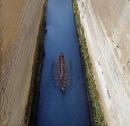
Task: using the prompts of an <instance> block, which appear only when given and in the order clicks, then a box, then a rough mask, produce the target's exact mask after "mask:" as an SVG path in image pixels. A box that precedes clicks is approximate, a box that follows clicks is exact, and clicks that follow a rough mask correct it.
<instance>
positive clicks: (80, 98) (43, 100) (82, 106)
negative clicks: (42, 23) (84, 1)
mask: <svg viewBox="0 0 130 126" xmlns="http://www.w3.org/2000/svg"><path fill="white" fill-rule="evenodd" d="M46 16H47V19H46V23H47V24H46V29H47V33H46V34H45V41H44V45H45V58H44V63H43V68H42V74H41V81H40V96H39V105H38V112H37V126H90V114H89V109H88V101H87V97H86V92H85V87H84V79H83V72H82V68H81V59H80V53H79V46H78V39H77V35H76V26H75V21H74V15H73V8H72V1H71V0H48V6H47V12H46ZM61 52H63V53H64V55H65V60H66V64H67V68H68V70H67V76H68V87H67V90H66V94H64V95H63V94H62V92H61V91H60V89H59V87H58V84H57V81H56V79H55V72H56V70H55V61H56V59H57V57H58V56H59V55H60V53H61Z"/></svg>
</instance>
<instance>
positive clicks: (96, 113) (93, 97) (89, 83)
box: [73, 0, 107, 126]
mask: <svg viewBox="0 0 130 126" xmlns="http://www.w3.org/2000/svg"><path fill="white" fill-rule="evenodd" d="M73 11H74V16H75V22H76V28H77V36H78V40H79V47H80V54H81V59H82V65H83V68H84V69H83V72H84V76H85V86H86V89H87V94H88V101H89V107H90V114H91V123H92V125H93V126H107V124H106V121H105V118H104V114H103V110H102V106H101V104H100V97H99V93H98V91H97V89H96V80H95V78H94V73H93V66H92V63H91V58H90V56H89V52H88V47H87V42H86V41H87V40H86V38H85V35H84V30H83V27H82V25H81V22H80V16H79V13H80V12H79V9H78V4H77V1H76V0H73Z"/></svg>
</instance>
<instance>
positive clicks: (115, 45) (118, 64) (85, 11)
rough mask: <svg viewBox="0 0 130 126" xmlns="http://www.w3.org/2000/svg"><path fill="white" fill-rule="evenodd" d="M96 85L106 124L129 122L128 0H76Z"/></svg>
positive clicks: (125, 124)
mask: <svg viewBox="0 0 130 126" xmlns="http://www.w3.org/2000/svg"><path fill="white" fill-rule="evenodd" d="M77 3H78V7H79V14H80V20H81V25H82V27H83V30H84V34H85V38H86V45H87V47H88V52H89V56H90V58H91V61H92V66H93V70H94V77H95V81H96V88H97V90H98V92H99V95H100V99H101V105H102V109H103V112H104V115H105V119H106V121H107V124H108V125H109V126H129V125H130V121H129V119H130V78H129V76H130V51H129V50H130V29H129V27H130V13H129V12H130V2H129V1H128V0H109V1H107V0H101V1H100V2H99V1H96V0H78V1H77Z"/></svg>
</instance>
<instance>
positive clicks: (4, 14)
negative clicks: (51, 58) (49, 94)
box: [0, 0, 45, 126]
mask: <svg viewBox="0 0 130 126" xmlns="http://www.w3.org/2000/svg"><path fill="white" fill-rule="evenodd" d="M44 2H45V1H44V0H11V1H10V0H0V126H20V125H21V126H23V125H25V124H24V119H25V111H26V105H27V102H28V95H29V89H30V80H31V75H32V66H33V60H34V53H35V49H36V42H37V35H38V31H39V24H40V20H41V16H42V9H43V5H44Z"/></svg>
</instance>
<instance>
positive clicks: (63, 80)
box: [55, 52, 68, 94]
mask: <svg viewBox="0 0 130 126" xmlns="http://www.w3.org/2000/svg"><path fill="white" fill-rule="evenodd" d="M55 72H56V81H57V83H58V87H59V88H60V90H61V92H62V93H63V94H65V93H66V90H67V85H68V77H67V75H68V74H67V63H66V60H65V56H64V54H63V53H62V52H61V53H60V55H59V56H58V58H57V61H56V71H55Z"/></svg>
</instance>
